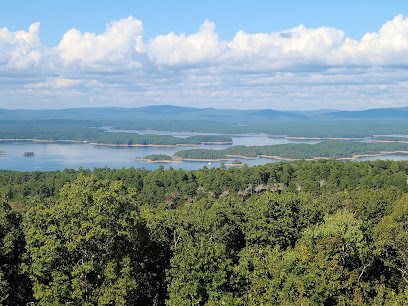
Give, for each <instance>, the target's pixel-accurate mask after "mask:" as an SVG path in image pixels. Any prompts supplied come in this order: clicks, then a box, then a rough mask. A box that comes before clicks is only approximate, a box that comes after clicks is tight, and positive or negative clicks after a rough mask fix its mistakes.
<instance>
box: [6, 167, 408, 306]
mask: <svg viewBox="0 0 408 306" xmlns="http://www.w3.org/2000/svg"><path fill="white" fill-rule="evenodd" d="M407 174H408V162H394V161H380V160H378V161H374V162H340V161H333V160H330V161H296V162H291V163H274V164H268V165H263V166H256V167H243V168H241V169H236V168H230V169H226V168H225V167H220V168H211V169H208V168H206V167H203V168H202V169H200V170H196V171H184V170H182V169H179V170H175V169H172V168H171V169H169V170H164V168H163V167H159V169H157V170H155V171H148V170H145V169H133V168H130V169H117V170H111V169H108V168H103V169H94V170H93V171H90V170H84V169H79V170H77V171H76V170H64V171H50V172H38V171H35V172H14V171H0V181H1V182H2V184H1V186H0V262H1V265H0V304H1V305H27V304H28V305H69V304H72V305H401V306H402V305H406V304H407V303H406V302H407V300H408V280H407V273H408V263H407V261H406V258H408V232H407V226H408V221H407V220H408V185H407Z"/></svg>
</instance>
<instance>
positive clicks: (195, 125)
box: [0, 111, 408, 140]
mask: <svg viewBox="0 0 408 306" xmlns="http://www.w3.org/2000/svg"><path fill="white" fill-rule="evenodd" d="M78 112H79V111H78ZM72 117H73V118H72V119H58V120H57V119H35V120H0V138H3V139H7V138H12V139H16V138H25V139H33V138H35V139H46V140H67V139H70V140H93V139H95V138H97V137H99V136H100V135H101V132H102V130H101V129H100V128H94V127H102V126H113V127H115V128H117V129H124V130H145V129H151V130H160V131H179V132H185V131H190V132H199V133H209V132H211V133H219V134H243V133H267V134H271V135H287V136H290V137H329V138H330V137H351V138H353V137H354V138H360V137H371V136H373V135H384V134H388V135H391V134H408V124H407V119H335V120H334V119H331V120H327V119H303V120H302V119H285V120H284V119H280V118H275V119H273V118H271V119H269V118H267V117H256V118H255V117H249V118H245V117H239V118H234V116H231V117H228V115H224V116H218V117H217V116H214V117H209V118H208V119H205V118H197V119H196V120H194V119H189V116H181V115H180V116H176V117H175V119H174V120H171V119H167V120H166V118H163V116H161V117H160V118H157V119H155V120H153V119H149V120H148V119H140V118H139V119H135V120H133V121H129V119H128V118H127V119H126V120H119V119H109V118H105V119H103V120H102V119H98V120H96V119H95V120H76V119H75V118H76V117H75V116H72ZM77 117H78V118H82V116H80V115H79V114H78V116H77ZM117 137H119V136H117ZM95 140H96V139H95Z"/></svg>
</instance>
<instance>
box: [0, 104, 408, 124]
mask: <svg viewBox="0 0 408 306" xmlns="http://www.w3.org/2000/svg"><path fill="white" fill-rule="evenodd" d="M237 118H238V119H239V118H243V119H246V120H251V121H252V120H255V121H256V120H261V121H264V120H267V121H268V120H277V119H293V120H307V119H406V118H408V107H403V108H381V109H368V110H363V111H338V110H317V111H278V110H273V109H263V110H236V109H215V108H193V107H180V106H172V105H155V106H145V107H139V108H119V107H104V108H70V109H58V110H28V109H18V110H8V109H0V119H1V120H45V119H69V120H91V121H101V120H113V121H117V120H123V121H133V120H135V119H140V120H215V121H219V120H227V121H230V120H234V119H237Z"/></svg>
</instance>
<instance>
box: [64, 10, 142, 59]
mask: <svg viewBox="0 0 408 306" xmlns="http://www.w3.org/2000/svg"><path fill="white" fill-rule="evenodd" d="M142 35H143V25H142V22H141V21H140V20H137V19H134V18H133V17H132V16H129V18H127V19H121V20H119V21H113V22H112V23H111V24H110V25H107V29H106V31H105V33H103V34H100V35H96V34H94V33H88V32H87V33H84V34H82V33H81V32H80V31H79V30H77V29H71V30H69V31H68V32H67V33H65V34H64V36H63V38H62V40H61V42H60V43H59V45H58V46H57V47H56V51H57V53H58V54H59V55H60V56H61V58H62V59H63V60H64V63H65V64H66V65H70V64H72V63H73V62H82V63H85V64H95V63H99V64H100V65H102V66H103V65H107V66H109V65H112V64H122V65H134V60H135V57H136V55H137V53H140V52H143V49H144V46H143V41H142Z"/></svg>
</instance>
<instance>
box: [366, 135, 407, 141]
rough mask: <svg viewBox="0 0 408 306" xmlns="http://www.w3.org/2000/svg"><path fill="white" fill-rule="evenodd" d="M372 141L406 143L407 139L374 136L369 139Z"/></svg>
mask: <svg viewBox="0 0 408 306" xmlns="http://www.w3.org/2000/svg"><path fill="white" fill-rule="evenodd" d="M371 139H372V140H385V141H408V137H398V136H375V137H372V138H371Z"/></svg>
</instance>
